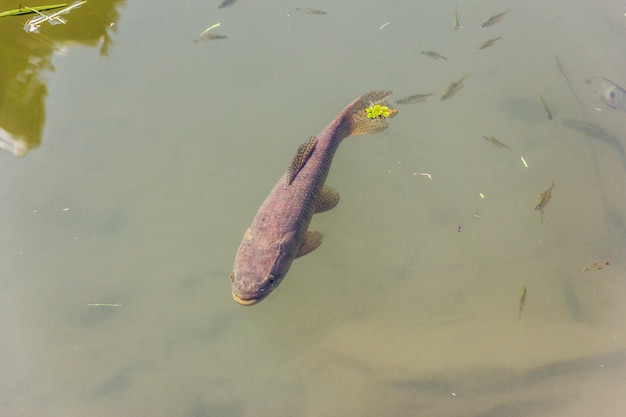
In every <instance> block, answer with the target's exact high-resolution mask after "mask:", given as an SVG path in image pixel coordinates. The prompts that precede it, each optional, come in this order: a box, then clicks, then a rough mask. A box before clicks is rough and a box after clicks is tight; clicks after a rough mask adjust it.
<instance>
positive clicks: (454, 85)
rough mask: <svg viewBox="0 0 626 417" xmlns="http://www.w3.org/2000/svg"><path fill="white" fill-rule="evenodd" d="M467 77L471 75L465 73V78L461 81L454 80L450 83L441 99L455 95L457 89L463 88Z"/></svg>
mask: <svg viewBox="0 0 626 417" xmlns="http://www.w3.org/2000/svg"><path fill="white" fill-rule="evenodd" d="M467 77H469V75H467V74H465V75H464V76H463V78H461V79H460V80H459V81H452V82H451V83H450V85H449V86H448V88H446V91H444V92H443V94H442V95H441V97H440V99H441V100H447V99H449V98H450V97H452V96H453V95H455V94H456V93H457V91H459V90H460V89H461V88H463V81H465V80H466V79H467Z"/></svg>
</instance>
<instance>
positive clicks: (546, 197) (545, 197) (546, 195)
mask: <svg viewBox="0 0 626 417" xmlns="http://www.w3.org/2000/svg"><path fill="white" fill-rule="evenodd" d="M555 185H556V184H555V182H554V180H552V184H550V187H549V188H548V189H547V190H545V191H543V192H541V193H540V194H539V197H537V203H536V205H535V211H538V212H540V213H541V223H543V209H544V208H545V207H546V204H548V201H550V199H551V198H552V189H553V188H554V187H555Z"/></svg>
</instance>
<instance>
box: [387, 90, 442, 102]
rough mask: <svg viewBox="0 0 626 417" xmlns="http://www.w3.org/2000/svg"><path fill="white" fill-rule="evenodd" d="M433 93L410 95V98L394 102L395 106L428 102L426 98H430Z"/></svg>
mask: <svg viewBox="0 0 626 417" xmlns="http://www.w3.org/2000/svg"><path fill="white" fill-rule="evenodd" d="M433 94H435V93H434V92H433V93H428V94H411V95H410V96H407V97H404V98H401V99H400V100H396V104H414V103H422V102H424V101H426V100H428V97H430V96H432V95H433Z"/></svg>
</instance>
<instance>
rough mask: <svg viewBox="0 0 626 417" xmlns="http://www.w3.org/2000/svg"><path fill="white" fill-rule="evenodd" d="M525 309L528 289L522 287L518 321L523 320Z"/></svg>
mask: <svg viewBox="0 0 626 417" xmlns="http://www.w3.org/2000/svg"><path fill="white" fill-rule="evenodd" d="M524 307H526V287H522V290H521V291H520V293H519V315H518V316H517V319H518V320H521V319H522V311H524Z"/></svg>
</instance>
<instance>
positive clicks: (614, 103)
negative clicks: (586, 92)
mask: <svg viewBox="0 0 626 417" xmlns="http://www.w3.org/2000/svg"><path fill="white" fill-rule="evenodd" d="M585 84H587V85H588V86H589V88H590V89H591V91H592V92H593V93H594V94H596V95H597V96H598V97H600V98H601V99H602V100H603V101H604V102H605V103H606V104H608V105H609V106H610V107H612V108H614V109H619V106H620V100H621V99H622V98H621V95H622V94H623V93H622V90H621V88H620V87H619V86H617V85H616V84H615V83H613V82H612V81H609V80H607V79H606V78H602V77H592V78H587V79H585Z"/></svg>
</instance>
